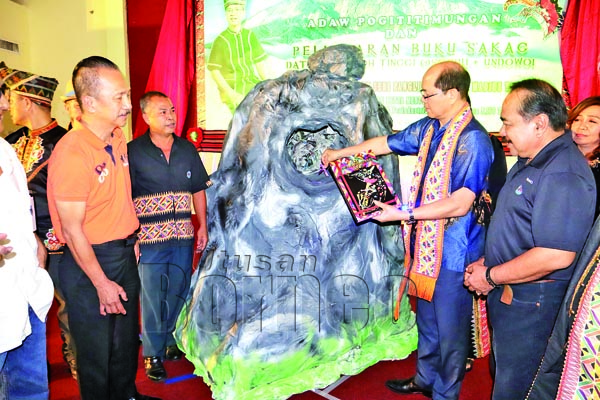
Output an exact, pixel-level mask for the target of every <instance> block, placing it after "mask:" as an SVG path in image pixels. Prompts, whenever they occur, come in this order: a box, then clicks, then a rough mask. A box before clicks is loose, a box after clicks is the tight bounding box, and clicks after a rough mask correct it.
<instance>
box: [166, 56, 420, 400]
mask: <svg viewBox="0 0 600 400" xmlns="http://www.w3.org/2000/svg"><path fill="white" fill-rule="evenodd" d="M364 68H365V62H364V60H363V58H362V54H361V52H360V49H358V48H357V47H354V46H348V45H337V46H332V47H329V48H326V49H324V50H321V51H319V52H317V53H315V54H314V55H313V56H312V57H311V58H310V59H309V69H307V70H302V71H289V72H287V73H286V74H284V75H283V76H281V77H280V78H277V79H273V80H267V81H264V82H261V83H260V84H258V85H257V86H256V87H255V88H254V89H253V90H252V91H251V92H250V93H249V94H248V96H247V97H246V98H245V99H244V101H243V102H242V103H241V104H240V106H239V107H238V109H237V110H236V112H235V114H234V117H233V120H232V122H231V125H230V128H229V132H228V134H227V137H226V141H225V145H224V148H223V153H222V156H221V161H220V165H219V168H218V170H217V171H216V172H215V173H214V174H213V175H212V176H211V180H212V182H213V186H212V187H211V188H210V189H208V190H207V195H208V204H209V215H208V220H209V235H210V243H209V245H208V248H207V249H206V251H205V253H204V255H203V257H202V259H201V261H200V264H199V269H198V270H197V271H196V273H195V274H194V276H193V278H192V289H191V290H190V293H189V295H188V298H187V301H186V307H185V308H184V310H183V312H182V314H181V315H180V318H179V321H178V326H177V331H176V337H177V339H178V342H179V344H180V346H182V348H183V349H185V352H186V355H187V358H188V359H190V360H191V361H192V362H193V363H194V365H195V367H196V370H195V373H196V374H198V375H201V376H202V377H203V378H204V380H205V381H206V382H207V383H208V384H209V385H210V386H211V389H212V393H213V396H214V398H216V399H236V400H242V399H253V400H254V399H279V398H281V399H282V398H287V397H289V396H290V395H292V394H294V393H298V392H303V391H305V390H309V389H312V388H317V387H324V386H327V385H329V384H330V383H332V382H334V381H336V380H337V379H338V378H339V377H340V375H344V374H356V373H358V372H360V371H362V370H363V369H365V368H366V367H368V366H370V365H372V364H374V363H376V362H377V361H379V360H382V359H398V358H404V357H406V356H408V355H409V354H410V352H411V351H412V350H414V349H415V347H416V339H417V336H416V329H415V327H414V315H413V313H412V312H411V311H410V307H409V305H408V302H407V301H406V299H404V301H403V302H402V309H401V313H400V319H399V320H398V321H396V322H395V321H393V319H392V310H393V303H394V301H395V299H396V295H397V293H398V284H399V280H400V279H399V278H400V276H401V275H402V273H403V257H404V251H403V246H402V242H401V235H400V231H399V227H398V226H396V225H390V226H380V225H378V224H376V223H372V222H367V223H363V224H361V225H356V224H355V223H354V222H353V219H352V217H351V215H350V213H349V211H348V209H347V207H346V205H345V204H344V201H343V199H342V197H341V195H340V193H339V191H338V189H337V187H336V185H335V183H334V181H333V179H332V178H331V177H330V176H327V175H326V174H322V173H319V164H320V163H319V159H320V155H321V153H322V151H323V150H324V149H326V148H328V147H342V146H348V145H351V144H353V143H358V142H360V141H363V140H365V139H367V138H370V137H374V136H378V135H385V134H388V133H390V132H391V125H392V121H391V119H390V116H389V114H388V112H387V111H386V110H385V108H384V107H383V106H382V105H381V104H379V103H378V101H377V98H376V97H375V94H374V92H373V90H372V89H371V88H370V87H369V86H367V85H364V84H362V83H360V82H359V81H358V79H360V78H361V77H362V75H363V73H364ZM380 162H381V163H382V165H383V168H384V170H385V171H386V173H387V175H388V177H390V178H391V179H392V181H393V184H394V187H395V189H396V191H397V193H400V185H399V176H398V165H397V159H396V158H395V157H383V158H380Z"/></svg>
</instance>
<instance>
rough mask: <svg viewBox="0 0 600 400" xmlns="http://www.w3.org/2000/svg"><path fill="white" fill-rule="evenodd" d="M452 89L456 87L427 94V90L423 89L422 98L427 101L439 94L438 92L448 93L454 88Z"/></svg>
mask: <svg viewBox="0 0 600 400" xmlns="http://www.w3.org/2000/svg"><path fill="white" fill-rule="evenodd" d="M452 89H456V88H450V89H446V90H441V91H439V92H437V93H434V94H425V90H421V98H422V99H423V101H427V100H428V99H430V98H432V97H433V96H437V95H438V94H442V93H446V92H447V91H448V90H452ZM456 90H458V89H456Z"/></svg>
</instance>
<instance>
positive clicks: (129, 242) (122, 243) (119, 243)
mask: <svg viewBox="0 0 600 400" xmlns="http://www.w3.org/2000/svg"><path fill="white" fill-rule="evenodd" d="M136 240H137V232H134V233H132V234H131V235H129V236H127V237H126V238H125V239H115V240H111V241H109V242H104V243H99V244H93V245H92V247H93V248H94V249H107V248H114V247H127V246H133V245H134V244H135V241H136Z"/></svg>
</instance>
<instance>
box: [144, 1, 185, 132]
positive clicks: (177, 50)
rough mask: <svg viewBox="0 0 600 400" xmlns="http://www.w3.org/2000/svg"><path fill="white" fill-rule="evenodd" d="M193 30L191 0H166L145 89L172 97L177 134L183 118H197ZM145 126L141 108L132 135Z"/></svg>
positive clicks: (183, 124) (182, 124)
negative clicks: (175, 114)
mask: <svg viewBox="0 0 600 400" xmlns="http://www.w3.org/2000/svg"><path fill="white" fill-rule="evenodd" d="M194 32H195V27H194V1H193V0H168V3H167V6H166V9H165V15H164V18H163V22H162V26H161V30H160V35H159V38H158V43H157V45H156V52H155V53H154V60H153V61H152V67H151V69H150V76H149V77H148V83H147V84H146V90H145V91H146V92H147V91H150V90H158V91H160V92H163V93H165V94H166V95H167V96H169V97H170V98H171V101H172V102H173V105H174V106H175V112H176V113H177V129H176V131H175V132H176V134H178V135H181V134H182V132H185V131H187V129H188V127H187V126H185V123H186V121H187V122H188V123H192V124H193V125H191V127H193V126H195V120H196V118H195V109H196V107H195V100H194V97H195V96H194V94H193V93H194V90H193V89H194V87H195V86H194V81H195V64H196V62H195V59H196V54H195V43H194ZM190 114H193V115H190ZM192 121H193V122H192ZM147 129H148V126H147V125H146V123H145V122H144V120H143V118H142V113H141V112H140V113H138V116H137V119H136V121H135V126H134V131H133V137H134V138H136V137H138V136H140V135H143V134H144V132H146V130H147Z"/></svg>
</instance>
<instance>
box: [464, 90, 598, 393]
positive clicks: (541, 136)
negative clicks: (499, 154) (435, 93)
mask: <svg viewBox="0 0 600 400" xmlns="http://www.w3.org/2000/svg"><path fill="white" fill-rule="evenodd" d="M500 119H501V120H502V129H501V130H500V134H501V135H503V136H505V137H506V139H507V141H508V145H509V147H511V150H513V151H514V152H515V153H516V154H517V155H518V156H519V159H518V161H517V163H516V164H515V165H514V166H513V167H512V168H511V170H510V171H509V173H508V176H507V177H506V183H505V185H504V187H503V188H502V190H501V191H500V194H499V195H498V205H497V207H496V210H495V211H494V215H493V217H492V221H491V222H490V228H489V232H488V237H487V242H486V245H485V259H481V260H479V261H477V262H475V263H473V264H471V265H469V266H468V267H467V270H466V272H465V285H466V286H467V287H468V288H469V289H470V290H472V291H474V292H480V293H483V294H487V293H488V292H489V295H488V298H487V304H488V310H489V319H490V324H491V327H492V329H493V332H494V335H493V337H492V346H493V354H494V360H495V365H496V371H495V377H494V390H493V393H492V399H493V400H515V399H524V398H525V397H526V396H527V393H528V391H529V390H530V386H531V384H532V382H533V380H534V377H535V375H536V371H538V368H539V364H540V362H541V361H542V355H543V353H544V350H545V349H546V345H547V344H548V338H549V337H550V333H551V331H552V328H553V326H554V323H555V321H556V317H557V315H558V311H559V308H560V304H561V302H562V299H563V297H564V296H565V292H566V290H567V286H568V284H569V281H570V279H571V276H572V274H573V270H574V265H575V263H576V259H577V254H578V253H579V252H580V251H581V249H582V248H583V245H584V243H585V240H586V238H587V236H588V233H589V231H590V228H591V226H592V223H593V220H594V211H595V204H596V201H595V199H596V185H595V181H594V176H593V174H592V172H591V170H590V167H589V165H588V163H587V161H586V159H585V158H584V157H583V155H582V154H581V152H579V153H578V151H579V149H578V148H577V146H576V145H575V144H574V143H573V139H572V136H571V134H570V133H568V134H565V125H566V122H567V108H566V106H565V104H564V102H563V99H562V97H561V95H560V93H559V92H558V90H556V89H555V88H554V87H552V85H550V84H549V83H547V82H544V81H542V80H539V79H527V80H524V81H520V82H516V83H513V84H512V85H511V90H510V93H509V94H508V95H507V96H506V99H505V100H504V103H503V104H502V112H501V115H500ZM592 396H593V395H592ZM533 398H536V399H537V398H543V399H548V398H550V397H548V396H541V397H537V396H535V397H533ZM552 398H554V397H552ZM560 398H566V397H560Z"/></svg>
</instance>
